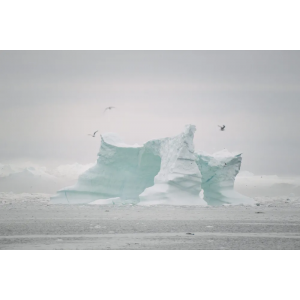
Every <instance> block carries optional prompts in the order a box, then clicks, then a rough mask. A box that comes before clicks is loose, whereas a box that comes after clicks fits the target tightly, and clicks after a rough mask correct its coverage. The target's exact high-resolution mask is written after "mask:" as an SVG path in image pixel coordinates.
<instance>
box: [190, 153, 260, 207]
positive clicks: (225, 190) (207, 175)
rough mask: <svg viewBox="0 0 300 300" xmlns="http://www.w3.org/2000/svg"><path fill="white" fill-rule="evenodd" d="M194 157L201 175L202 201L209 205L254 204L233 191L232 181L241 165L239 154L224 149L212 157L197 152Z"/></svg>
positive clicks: (249, 199) (251, 200)
mask: <svg viewBox="0 0 300 300" xmlns="http://www.w3.org/2000/svg"><path fill="white" fill-rule="evenodd" d="M196 156H197V165H198V168H199V169H200V170H201V173H202V189H203V192H204V200H205V201H206V202H207V203H208V204H209V205H222V204H232V205H236V204H250V205H251V204H253V203H254V201H253V199H251V198H248V197H245V196H243V195H241V194H239V193H238V192H236V191H235V190H234V180H235V177H236V175H237V174H238V173H239V171H240V167H241V163H242V157H241V154H240V153H230V152H228V151H227V150H226V149H224V150H222V151H219V152H217V153H214V154H212V155H209V154H207V153H204V152H198V153H196Z"/></svg>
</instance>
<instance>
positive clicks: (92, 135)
mask: <svg viewBox="0 0 300 300" xmlns="http://www.w3.org/2000/svg"><path fill="white" fill-rule="evenodd" d="M97 132H98V130H97V131H95V132H94V134H88V135H90V136H91V137H95V135H96V133H97Z"/></svg>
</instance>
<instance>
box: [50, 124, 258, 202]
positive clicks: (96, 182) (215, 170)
mask: <svg viewBox="0 0 300 300" xmlns="http://www.w3.org/2000/svg"><path fill="white" fill-rule="evenodd" d="M195 131H196V126H194V125H186V126H185V128H184V131H183V132H182V133H181V134H179V135H177V136H175V137H167V138H163V139H157V140H151V141H148V142H146V143H145V144H143V145H138V144H134V145H127V144H126V143H124V141H123V140H122V139H121V138H120V137H119V136H118V135H116V134H114V133H106V134H103V135H102V136H101V146H100V150H99V153H98V159H97V163H96V164H95V165H94V166H93V167H91V168H89V169H88V170H87V171H86V172H84V173H83V174H81V175H80V176H79V178H78V181H77V183H76V184H75V185H74V186H70V187H67V188H64V189H62V190H60V191H58V192H57V194H56V195H55V196H54V197H52V198H51V203H53V204H54V203H65V204H68V203H69V204H79V203H80V204H81V203H94V204H114V202H113V200H114V199H115V201H116V202H117V203H126V204H128V203H134V204H139V205H156V204H168V205H203V206H205V205H222V204H232V205H235V204H249V205H251V204H254V200H253V199H251V198H248V197H245V196H243V195H241V194H239V193H237V192H236V191H234V180H235V176H236V175H237V174H238V172H239V170H240V166H241V161H242V158H241V154H235V153H233V154H232V153H229V152H228V151H227V150H223V151H221V152H217V153H215V154H213V155H209V154H205V153H204V152H195V149H194V144H193V139H194V133H195Z"/></svg>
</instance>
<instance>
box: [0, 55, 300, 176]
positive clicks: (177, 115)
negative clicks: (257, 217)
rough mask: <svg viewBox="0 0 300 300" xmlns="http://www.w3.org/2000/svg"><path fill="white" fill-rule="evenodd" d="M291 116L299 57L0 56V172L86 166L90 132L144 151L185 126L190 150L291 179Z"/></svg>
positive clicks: (295, 144) (90, 156)
mask: <svg viewBox="0 0 300 300" xmlns="http://www.w3.org/2000/svg"><path fill="white" fill-rule="evenodd" d="M107 106H116V107H117V109H116V110H114V111H111V112H108V113H107V114H106V115H104V114H103V110H104V108H105V107H107ZM299 115H300V52H299V51H0V145H1V147H0V163H6V162H8V163H12V162H18V161H28V160H30V161H32V162H36V163H40V164H43V165H46V166H55V165H58V164H66V163H73V162H78V163H90V162H93V161H95V160H96V158H97V156H96V154H97V152H98V149H99V145H100V140H99V139H92V138H90V137H88V136H87V134H88V133H92V132H93V131H95V130H97V129H99V131H100V132H107V131H113V132H116V133H118V134H119V135H120V136H121V137H123V138H124V140H125V142H127V143H144V142H146V141H147V140H149V139H155V138H161V137H166V136H171V135H176V134H178V133H180V132H181V131H182V129H183V127H184V125H185V124H188V123H191V124H195V125H196V126H197V132H196V135H195V140H194V141H195V146H196V149H199V150H200V149H201V150H204V151H207V152H214V151H218V150H221V149H223V148H227V149H228V150H230V151H241V152H243V164H242V169H243V170H249V171H251V172H253V173H256V174H277V175H300V170H299V169H300V168H299V166H300V157H299V156H300V155H299V153H300V151H299V150H300V139H299V130H300V125H299ZM218 124H219V125H223V124H225V125H226V131H225V132H220V131H219V130H218V127H217V125H218Z"/></svg>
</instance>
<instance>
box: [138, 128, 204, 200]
mask: <svg viewBox="0 0 300 300" xmlns="http://www.w3.org/2000/svg"><path fill="white" fill-rule="evenodd" d="M195 131H196V127H195V126H193V125H187V126H186V127H185V129H184V132H183V133H182V134H180V135H178V136H176V137H173V138H165V139H161V140H155V141H150V142H147V143H146V144H145V148H146V149H148V150H149V151H150V152H152V153H155V154H156V155H158V156H159V157H160V158H161V165H160V170H159V173H158V174H157V175H156V176H155V178H154V185H153V186H151V187H149V188H147V189H146V190H145V191H144V192H143V193H142V194H140V196H139V198H140V200H141V204H148V203H149V204H151V203H157V204H163V203H173V204H195V205H197V204H199V205H206V203H205V202H204V201H203V199H201V198H200V197H199V194H200V191H201V173H200V170H199V168H198V166H197V163H196V155H195V153H194V145H193V138H194V132H195Z"/></svg>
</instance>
